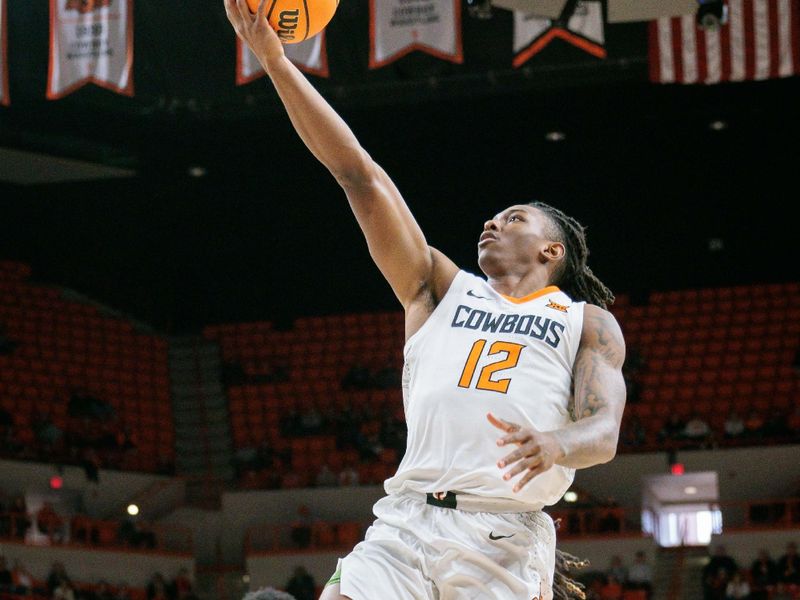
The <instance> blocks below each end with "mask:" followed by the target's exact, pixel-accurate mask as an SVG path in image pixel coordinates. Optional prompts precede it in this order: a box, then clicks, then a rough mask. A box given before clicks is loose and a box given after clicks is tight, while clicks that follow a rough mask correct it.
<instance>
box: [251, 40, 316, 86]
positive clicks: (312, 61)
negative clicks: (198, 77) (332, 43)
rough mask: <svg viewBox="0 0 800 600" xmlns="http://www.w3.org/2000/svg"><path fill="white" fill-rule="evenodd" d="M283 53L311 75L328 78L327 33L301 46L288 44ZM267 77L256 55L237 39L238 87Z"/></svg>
mask: <svg viewBox="0 0 800 600" xmlns="http://www.w3.org/2000/svg"><path fill="white" fill-rule="evenodd" d="M283 51H284V53H285V54H286V58H288V59H289V60H290V61H292V63H294V65H295V66H296V67H297V68H298V69H300V70H301V71H303V72H304V73H308V74H310V75H316V76H318V77H328V75H329V73H328V52H327V49H326V45H325V31H322V32H320V33H319V34H318V35H315V36H314V37H312V38H311V39H309V40H306V41H304V42H300V43H299V44H286V45H285V46H284V47H283ZM264 75H266V73H265V72H264V67H262V66H261V63H260V62H258V59H257V58H256V55H255V54H253V52H252V50H250V48H249V47H248V46H247V44H245V43H244V42H243V41H242V40H241V39H239V37H238V36H237V37H236V85H244V84H245V83H250V82H251V81H253V80H255V79H258V78H259V77H262V76H264Z"/></svg>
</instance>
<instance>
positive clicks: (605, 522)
mask: <svg viewBox="0 0 800 600" xmlns="http://www.w3.org/2000/svg"><path fill="white" fill-rule="evenodd" d="M545 512H546V513H547V514H549V515H550V516H551V517H552V518H553V520H554V521H557V523H558V528H557V530H556V531H557V532H558V537H559V538H561V539H563V538H570V537H577V536H581V537H583V536H586V535H602V536H613V535H620V534H626V535H629V534H635V533H640V532H641V527H640V526H639V519H640V516H639V513H638V511H637V512H636V515H635V517H633V518H632V516H631V512H630V511H627V510H626V509H624V508H619V507H606V506H598V507H591V508H548V509H545Z"/></svg>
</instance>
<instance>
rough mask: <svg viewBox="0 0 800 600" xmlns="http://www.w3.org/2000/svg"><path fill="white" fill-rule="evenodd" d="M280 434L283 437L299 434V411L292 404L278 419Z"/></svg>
mask: <svg viewBox="0 0 800 600" xmlns="http://www.w3.org/2000/svg"><path fill="white" fill-rule="evenodd" d="M278 426H279V427H280V431H281V436H282V437H285V438H290V437H294V436H297V435H300V434H301V425H300V413H299V411H298V410H297V407H296V406H294V405H292V406H290V407H289V408H288V410H286V412H284V413H283V414H282V415H281V418H280V420H279V421H278Z"/></svg>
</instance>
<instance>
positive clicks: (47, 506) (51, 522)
mask: <svg viewBox="0 0 800 600" xmlns="http://www.w3.org/2000/svg"><path fill="white" fill-rule="evenodd" d="M64 525H65V522H64V519H63V518H62V517H61V516H60V515H59V514H58V513H57V512H56V510H55V508H53V505H52V504H51V503H50V502H45V503H44V504H42V507H41V508H40V509H39V510H38V511H37V512H36V527H37V529H38V530H39V532H40V533H42V534H44V535H46V536H47V537H49V538H50V540H51V541H53V542H62V541H63V540H64Z"/></svg>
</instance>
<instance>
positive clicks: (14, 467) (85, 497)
mask: <svg viewBox="0 0 800 600" xmlns="http://www.w3.org/2000/svg"><path fill="white" fill-rule="evenodd" d="M56 474H57V471H56V468H55V467H54V466H53V465H43V464H41V463H33V462H24V461H11V460H0V489H2V490H3V491H4V492H5V493H6V495H8V496H16V495H19V494H22V495H26V494H29V493H33V494H48V495H52V494H54V493H56V494H57V493H58V492H54V491H52V490H50V487H49V485H50V478H51V477H52V476H53V475H56ZM62 477H63V480H64V483H63V487H62V489H61V493H62V494H64V495H77V496H79V497H80V498H81V499H82V502H83V505H84V508H85V510H86V511H87V512H88V513H89V514H90V515H92V516H96V517H99V518H103V517H106V516H110V515H119V511H120V510H121V509H123V508H124V507H125V506H127V503H128V501H129V500H130V499H131V498H134V497H137V496H139V495H140V494H144V496H143V498H144V497H146V495H147V494H146V493H145V492H147V490H148V488H151V486H152V489H153V490H156V489H158V490H159V492H160V493H167V492H168V491H169V492H170V494H173V492H174V490H173V486H159V485H156V483H157V482H168V481H169V480H170V478H169V477H165V476H163V475H149V474H145V473H123V472H120V471H109V470H101V471H100V474H99V479H100V482H99V484H96V483H93V482H90V481H87V479H86V475H85V474H84V471H83V469H82V468H80V467H73V466H68V467H64V469H63V473H62ZM173 501H174V500H173ZM160 508H161V509H162V510H163V509H164V508H165V507H163V506H161V507H160Z"/></svg>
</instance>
